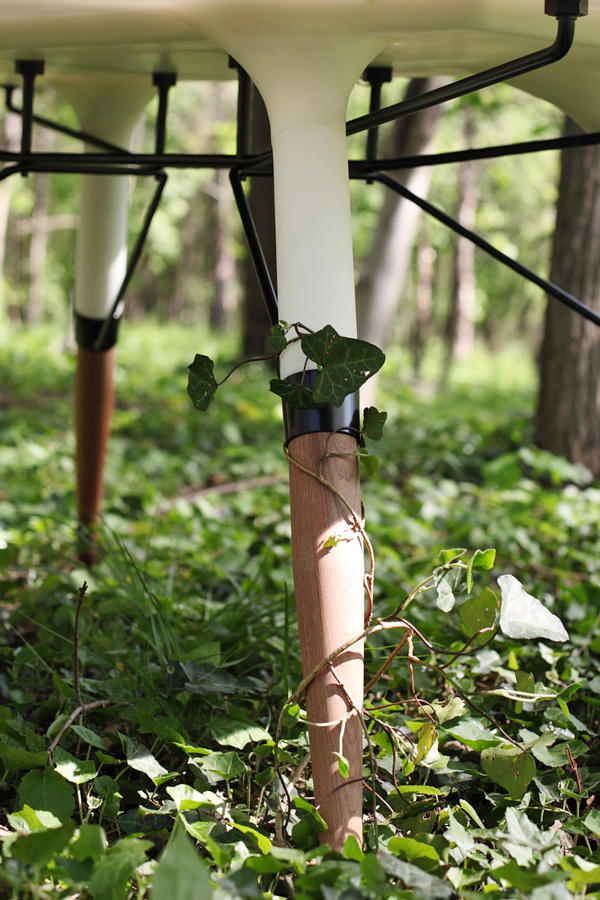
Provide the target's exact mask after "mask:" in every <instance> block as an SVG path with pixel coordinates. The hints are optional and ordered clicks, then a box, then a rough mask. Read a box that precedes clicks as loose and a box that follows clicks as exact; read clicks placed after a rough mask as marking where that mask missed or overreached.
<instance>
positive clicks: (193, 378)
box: [187, 353, 218, 412]
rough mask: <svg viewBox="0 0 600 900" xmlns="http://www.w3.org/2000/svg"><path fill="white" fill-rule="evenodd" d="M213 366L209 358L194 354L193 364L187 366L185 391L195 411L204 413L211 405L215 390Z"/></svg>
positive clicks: (215, 382)
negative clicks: (198, 410)
mask: <svg viewBox="0 0 600 900" xmlns="http://www.w3.org/2000/svg"><path fill="white" fill-rule="evenodd" d="M214 367H215V364H214V362H213V361H212V359H211V358H210V357H209V356H202V355H201V354H200V353H196V356H195V357H194V362H193V363H191V364H190V365H189V366H188V372H189V374H188V387H187V391H188V394H189V395H190V399H191V401H192V403H193V404H194V406H195V408H196V409H200V410H202V412H204V411H205V410H207V409H208V407H209V406H210V404H211V403H212V400H213V397H214V396H215V392H216V390H217V387H218V385H217V381H216V379H215V376H214Z"/></svg>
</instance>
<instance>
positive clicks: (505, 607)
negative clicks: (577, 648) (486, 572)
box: [497, 575, 569, 641]
mask: <svg viewBox="0 0 600 900" xmlns="http://www.w3.org/2000/svg"><path fill="white" fill-rule="evenodd" d="M497 581H498V584H499V585H500V590H501V591H502V606H501V609H500V628H501V629H502V631H503V632H504V634H505V635H507V636H508V637H512V638H546V639H547V640H549V641H567V640H568V639H569V635H568V634H567V632H566V630H565V627H564V625H563V623H562V622H561V621H560V619H559V618H558V616H555V615H554V614H553V613H551V612H550V610H548V609H546V607H545V606H544V605H543V604H542V603H540V601H539V600H537V599H536V598H535V597H532V595H531V594H528V593H527V592H526V590H525V588H524V587H523V585H522V584H521V582H520V581H519V580H518V579H517V578H515V577H514V575H500V577H499V578H498V579H497Z"/></svg>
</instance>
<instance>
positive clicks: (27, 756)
mask: <svg viewBox="0 0 600 900" xmlns="http://www.w3.org/2000/svg"><path fill="white" fill-rule="evenodd" d="M0 759H1V760H2V762H3V763H4V766H5V767H6V768H7V769H8V770H9V771H11V770H14V769H17V770H18V769H35V768H37V767H39V766H45V765H46V764H47V762H48V754H47V753H46V751H45V750H39V751H32V750H28V749H27V748H25V747H23V746H22V744H21V743H20V741H18V740H16V738H13V737H11V736H10V735H5V734H3V735H2V737H1V738H0Z"/></svg>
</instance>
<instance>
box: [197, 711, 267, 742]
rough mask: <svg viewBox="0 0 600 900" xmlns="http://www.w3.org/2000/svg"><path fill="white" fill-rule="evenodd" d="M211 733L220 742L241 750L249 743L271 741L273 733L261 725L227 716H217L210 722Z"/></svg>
mask: <svg viewBox="0 0 600 900" xmlns="http://www.w3.org/2000/svg"><path fill="white" fill-rule="evenodd" d="M210 733H211V734H212V736H213V737H214V739H215V741H216V742H217V743H218V744H225V745H227V746H229V747H237V749H238V750H241V749H242V748H243V747H246V746H247V745H248V744H253V743H260V742H261V741H270V740H271V735H270V734H269V732H268V731H266V730H265V729H264V728H263V727H262V726H261V725H254V724H252V723H251V722H242V721H240V720H238V719H230V718H228V717H226V716H216V717H215V718H214V719H213V720H212V722H211V723H210Z"/></svg>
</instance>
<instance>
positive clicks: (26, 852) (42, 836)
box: [10, 822, 75, 867]
mask: <svg viewBox="0 0 600 900" xmlns="http://www.w3.org/2000/svg"><path fill="white" fill-rule="evenodd" d="M74 831H75V823H74V822H67V823H66V824H64V825H61V827H60V828H47V829H45V830H44V831H36V832H35V834H28V835H26V836H25V837H22V838H18V839H17V840H16V841H14V843H12V844H11V848H10V852H11V856H12V857H13V858H14V859H18V860H19V862H22V863H28V864H29V865H32V866H38V867H41V866H45V865H46V864H47V863H48V862H50V860H51V859H52V857H53V856H54V855H55V854H57V853H60V852H61V850H62V849H63V848H64V847H66V846H67V844H68V843H69V841H70V840H71V837H72V836H73V832H74Z"/></svg>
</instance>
